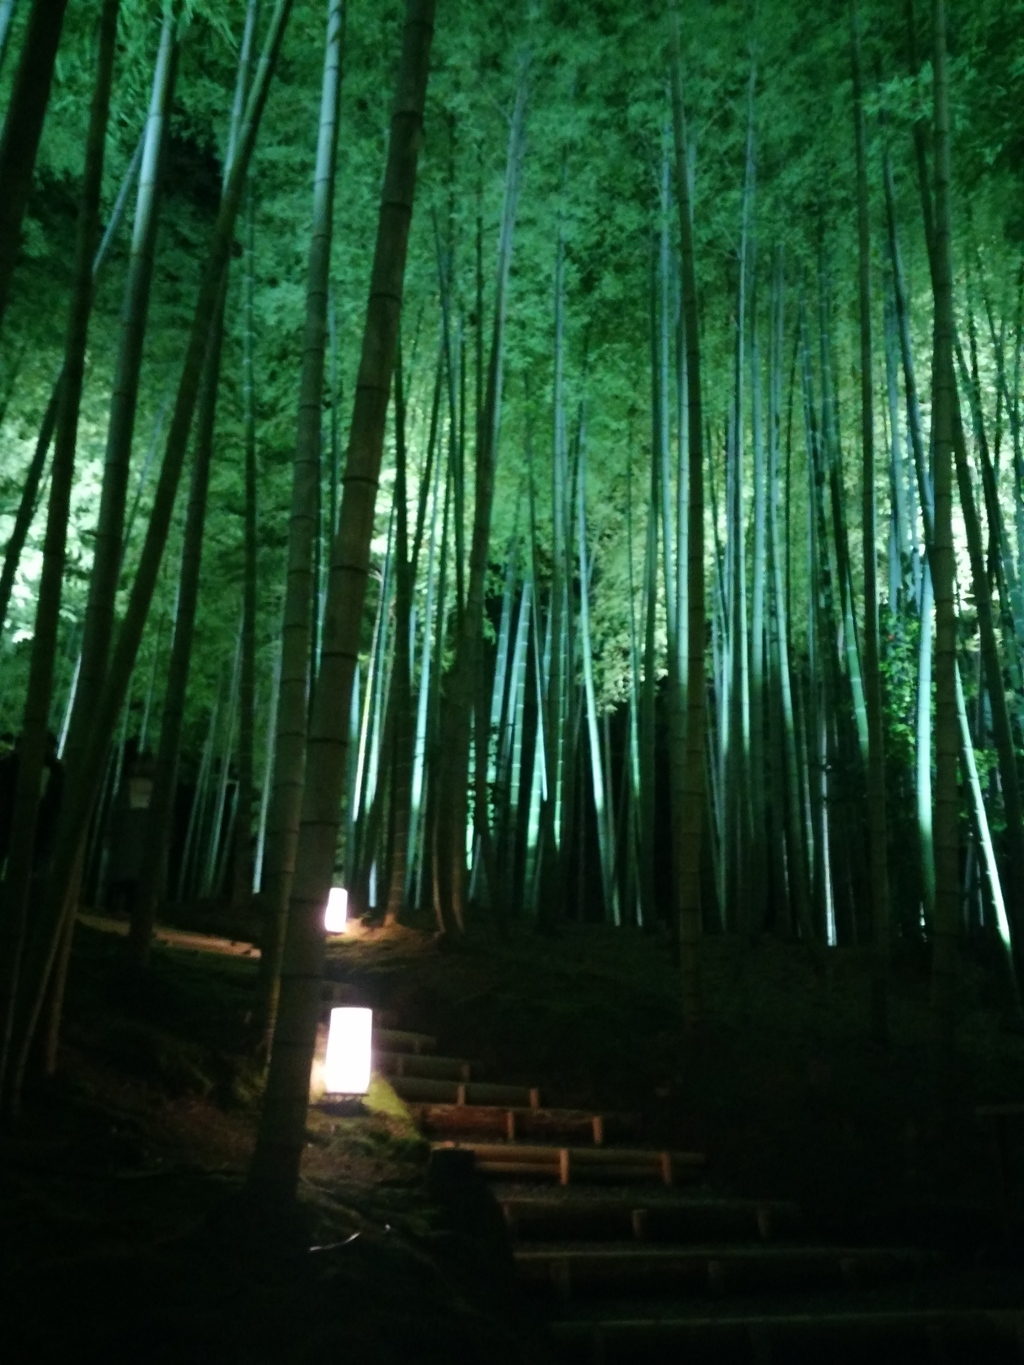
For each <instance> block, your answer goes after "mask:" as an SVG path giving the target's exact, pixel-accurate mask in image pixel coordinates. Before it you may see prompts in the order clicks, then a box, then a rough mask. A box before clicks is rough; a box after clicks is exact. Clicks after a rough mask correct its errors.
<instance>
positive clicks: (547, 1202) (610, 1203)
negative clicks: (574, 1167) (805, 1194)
mask: <svg viewBox="0 0 1024 1365" xmlns="http://www.w3.org/2000/svg"><path fill="white" fill-rule="evenodd" d="M498 1203H499V1205H500V1206H501V1211H502V1214H503V1215H504V1218H505V1222H506V1223H507V1224H508V1226H509V1228H510V1229H511V1231H512V1232H513V1234H514V1235H518V1234H523V1235H525V1236H528V1237H529V1238H530V1240H531V1242H536V1240H537V1239H538V1238H544V1237H545V1236H550V1237H552V1238H555V1239H556V1240H557V1239H559V1238H560V1239H561V1240H563V1241H564V1240H566V1229H567V1228H572V1229H573V1232H574V1233H575V1235H576V1240H582V1239H584V1238H593V1237H594V1236H595V1232H594V1229H595V1228H596V1229H597V1230H598V1232H600V1231H601V1230H607V1231H608V1232H609V1233H611V1232H612V1230H614V1235H615V1236H616V1237H618V1236H621V1237H624V1238H631V1239H633V1240H634V1241H637V1242H643V1241H647V1240H649V1239H650V1240H662V1241H665V1240H673V1241H674V1240H678V1238H679V1237H680V1236H693V1235H697V1232H698V1230H701V1229H703V1230H704V1235H707V1230H708V1229H711V1230H712V1231H713V1235H715V1236H716V1237H718V1236H724V1235H726V1234H732V1233H735V1234H741V1235H752V1234H756V1236H757V1237H759V1238H760V1240H761V1241H762V1242H768V1241H770V1240H771V1239H772V1238H773V1237H775V1236H777V1235H779V1233H780V1232H782V1233H783V1234H785V1233H786V1232H789V1231H792V1230H793V1229H795V1228H796V1227H798V1226H799V1224H800V1221H801V1212H800V1208H799V1206H798V1205H797V1204H795V1203H793V1202H792V1201H791V1200H782V1199H730V1198H728V1197H701V1196H695V1195H684V1194H675V1195H671V1196H668V1195H664V1196H659V1197H658V1198H657V1199H654V1200H650V1199H645V1198H644V1197H642V1196H639V1195H636V1194H626V1195H613V1196H608V1195H607V1194H605V1193H603V1192H601V1193H598V1192H595V1191H588V1190H586V1189H581V1188H580V1187H579V1186H576V1187H574V1188H573V1189H572V1190H571V1191H569V1192H567V1193H565V1194H554V1193H552V1194H550V1195H547V1194H530V1195H523V1194H518V1193H503V1192H499V1194H498ZM606 1240H607V1239H606Z"/></svg>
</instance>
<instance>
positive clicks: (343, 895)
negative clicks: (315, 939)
mask: <svg viewBox="0 0 1024 1365" xmlns="http://www.w3.org/2000/svg"><path fill="white" fill-rule="evenodd" d="M347 922H348V892H347V891H346V890H345V888H344V887H343V886H332V887H331V889H330V891H329V892H328V895H327V911H326V913H325V914H324V928H325V929H326V930H327V932H328V933H329V934H343V933H344V932H345V925H346V923H347Z"/></svg>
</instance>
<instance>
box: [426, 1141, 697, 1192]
mask: <svg viewBox="0 0 1024 1365" xmlns="http://www.w3.org/2000/svg"><path fill="white" fill-rule="evenodd" d="M434 1145H435V1146H436V1147H466V1148H469V1149H471V1150H472V1151H473V1152H474V1154H475V1156H476V1164H477V1169H478V1170H479V1171H481V1172H482V1173H483V1174H485V1175H499V1176H501V1175H519V1176H530V1177H532V1178H533V1179H535V1180H544V1179H555V1180H558V1181H559V1183H560V1184H562V1185H568V1184H569V1183H570V1182H571V1181H575V1180H581V1179H583V1180H613V1181H615V1182H616V1183H618V1184H628V1183H631V1182H632V1181H634V1180H660V1181H662V1182H663V1183H664V1184H666V1185H672V1184H674V1183H675V1181H676V1180H677V1179H686V1178H692V1177H693V1176H694V1175H695V1173H697V1172H698V1171H700V1170H701V1169H702V1168H703V1166H704V1164H705V1157H704V1155H703V1153H701V1152H668V1151H662V1152H658V1151H651V1150H649V1149H647V1148H642V1147H636V1148H631V1147H556V1146H554V1145H551V1144H547V1143H543V1144H540V1143H538V1144H527V1143H521V1142H444V1143H435V1144H434Z"/></svg>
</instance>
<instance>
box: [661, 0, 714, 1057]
mask: <svg viewBox="0 0 1024 1365" xmlns="http://www.w3.org/2000/svg"><path fill="white" fill-rule="evenodd" d="M670 14H671V20H672V39H673V61H672V130H673V138H674V145H675V164H676V198H677V202H678V204H679V241H680V253H679V254H680V268H681V275H682V304H683V321H684V326H685V335H686V373H687V399H688V403H689V414H688V416H689V456H690V507H689V546H688V549H689V567H688V572H687V593H688V612H689V621H688V626H687V628H688V658H687V677H686V697H687V707H686V751H687V773H686V791H685V792H684V794H683V803H682V808H681V809H680V810H679V811H676V812H673V823H674V824H675V826H676V829H677V831H678V835H677V837H678V838H679V840H680V843H681V846H682V847H681V859H680V863H681V867H682V873H683V875H682V877H681V878H680V882H679V886H678V887H677V891H676V913H677V915H678V917H679V951H680V963H681V967H682V984H683V1019H684V1022H685V1024H686V1027H687V1029H688V1030H689V1031H691V1032H692V1031H693V1030H695V1029H696V1028H697V1027H698V1025H699V1023H700V1019H701V1010H702V1006H701V985H700V934H701V897H700V862H701V822H702V820H703V816H704V805H705V795H704V721H705V716H704V712H705V696H704V693H705V684H704V637H705V630H706V623H705V607H704V416H703V406H702V394H701V367H700V360H701V357H700V317H699V312H698V306H697V276H696V269H695V262H694V251H693V224H692V215H691V208H690V188H689V179H688V176H687V140H686V116H685V112H684V108H683V72H682V56H681V54H680V51H679V16H678V11H677V9H676V6H675V3H674V0H672V3H671V5H670Z"/></svg>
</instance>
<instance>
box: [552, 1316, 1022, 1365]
mask: <svg viewBox="0 0 1024 1365" xmlns="http://www.w3.org/2000/svg"><path fill="white" fill-rule="evenodd" d="M549 1330H550V1332H551V1334H552V1336H553V1337H554V1339H555V1341H556V1342H558V1343H559V1345H561V1346H562V1347H563V1348H564V1349H565V1351H566V1356H565V1358H566V1359H567V1360H568V1361H570V1362H574V1361H580V1362H588V1365H590V1363H591V1362H593V1365H598V1362H600V1365H619V1362H621V1363H622V1365H638V1363H639V1362H646V1361H648V1360H652V1361H653V1360H657V1361H666V1362H667V1361H670V1360H671V1361H675V1362H683V1361H686V1360H691V1361H694V1362H696V1361H698V1360H701V1361H702V1360H708V1361H711V1360H713V1361H715V1363H716V1365H731V1362H736V1365H740V1362H743V1365H751V1363H752V1362H758V1363H760V1362H762V1361H764V1362H786V1365H805V1363H806V1365H811V1363H812V1362H814V1365H819V1362H822V1361H827V1362H828V1365H846V1362H854V1361H857V1362H863V1365H880V1363H881V1362H888V1361H890V1360H892V1361H900V1360H902V1361H906V1362H908V1365H909V1362H914V1365H917V1363H918V1362H920V1363H921V1365H925V1363H926V1362H935V1365H939V1362H950V1365H952V1362H953V1361H956V1362H958V1363H959V1362H963V1365H983V1362H984V1363H987V1365H995V1362H1003V1361H1005V1362H1011V1361H1020V1360H1021V1358H1022V1349H1024V1312H1021V1311H1019V1310H1005V1309H984V1308H966V1309H957V1308H917V1309H915V1308H882V1309H871V1308H866V1309H849V1310H844V1309H842V1308H831V1309H829V1308H822V1309H820V1310H818V1311H811V1312H790V1311H785V1312H780V1313H771V1312H765V1311H759V1310H740V1311H723V1312H721V1313H708V1312H697V1313H693V1314H689V1313H683V1312H678V1311H671V1312H666V1313H657V1312H653V1313H650V1314H645V1313H643V1312H639V1313H636V1314H633V1313H628V1312H625V1313H616V1312H613V1313H608V1312H606V1311H605V1310H604V1309H599V1310H595V1311H594V1312H593V1313H591V1314H587V1315H575V1316H573V1317H568V1318H567V1317H563V1318H562V1319H561V1320H558V1321H554V1322H551V1323H550V1324H549Z"/></svg>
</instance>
